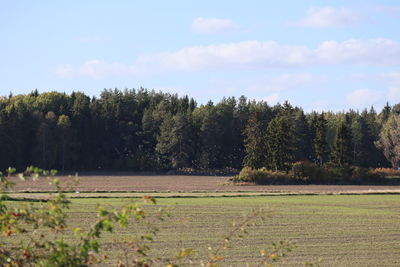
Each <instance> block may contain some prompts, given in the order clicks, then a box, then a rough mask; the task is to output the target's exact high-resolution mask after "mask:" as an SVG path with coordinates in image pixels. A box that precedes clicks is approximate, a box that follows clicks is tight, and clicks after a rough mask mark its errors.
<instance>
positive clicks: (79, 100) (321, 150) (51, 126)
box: [0, 89, 400, 171]
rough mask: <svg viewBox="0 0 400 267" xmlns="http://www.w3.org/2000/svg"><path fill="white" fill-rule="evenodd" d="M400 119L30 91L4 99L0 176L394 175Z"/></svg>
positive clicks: (130, 93) (173, 98)
mask: <svg viewBox="0 0 400 267" xmlns="http://www.w3.org/2000/svg"><path fill="white" fill-rule="evenodd" d="M399 110H400V108H399V106H398V105H397V106H393V107H392V106H390V105H389V104H387V105H386V106H385V108H384V109H383V110H382V112H380V113H379V114H377V113H376V112H375V110H374V109H373V108H371V109H370V110H363V111H362V112H361V113H360V112H358V111H353V110H350V111H348V112H346V113H343V112H338V113H333V112H325V113H324V114H321V113H317V112H312V113H310V114H306V113H304V111H303V110H302V109H301V108H299V107H293V106H291V105H290V104H289V103H287V102H286V103H284V104H283V105H280V104H277V105H274V106H270V105H268V103H266V102H263V101H260V102H257V101H254V100H253V101H250V100H248V99H247V98H246V97H244V96H242V97H240V98H239V99H236V98H234V97H229V98H224V99H222V100H221V101H220V102H219V103H216V104H214V103H213V102H209V103H207V104H205V105H201V106H197V104H196V101H195V100H194V99H190V98H189V97H187V96H184V97H178V96H177V95H174V94H168V93H162V92H155V91H149V90H145V89H139V90H135V89H132V90H128V89H127V90H123V91H121V90H117V89H115V90H104V91H103V92H102V93H101V95H100V97H99V98H95V97H93V98H91V97H89V96H87V95H85V94H84V93H81V92H74V93H72V94H69V95H68V94H65V93H59V92H47V93H39V92H38V91H37V90H35V91H33V92H32V93H31V94H28V95H16V96H12V95H10V96H8V97H0V147H1V149H0V169H2V170H4V169H5V168H7V167H9V166H16V167H17V168H19V169H23V168H25V167H26V166H28V165H32V164H34V165H37V166H40V167H42V168H46V169H49V168H57V169H60V170H66V171H75V170H133V171H154V170H169V169H176V168H182V167H189V168H197V169H217V168H218V169H221V168H236V169H240V168H242V167H243V166H244V165H245V166H250V167H253V168H260V167H270V168H274V169H281V170H285V169H287V168H289V166H290V164H291V163H292V162H293V161H299V160H309V161H313V162H318V163H324V162H327V161H332V160H333V162H337V164H339V165H341V164H342V163H343V162H347V163H351V162H353V164H355V165H358V166H364V167H379V166H390V164H391V165H393V166H398V165H399V163H398V162H399V160H398V159H397V158H396V157H397V156H398V155H399V153H398V151H397V150H396V149H398V148H397V142H398V140H397V139H396V138H398V133H397V131H398V127H397V126H398V116H399V115H398V111H399ZM345 118H347V119H345ZM345 120H346V122H345ZM396 125H397V126H396ZM396 127H397V128H396ZM329 151H333V153H332V155H329ZM385 156H386V157H385Z"/></svg>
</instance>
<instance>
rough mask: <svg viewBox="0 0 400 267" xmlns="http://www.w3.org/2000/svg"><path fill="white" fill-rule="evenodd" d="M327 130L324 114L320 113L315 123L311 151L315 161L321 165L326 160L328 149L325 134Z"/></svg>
mask: <svg viewBox="0 0 400 267" xmlns="http://www.w3.org/2000/svg"><path fill="white" fill-rule="evenodd" d="M327 130H328V126H327V121H326V119H325V117H324V113H321V115H319V116H318V117H317V121H316V123H315V138H314V142H313V149H314V155H315V158H316V161H317V163H318V164H320V165H322V164H323V163H324V162H325V161H326V160H327V158H328V155H329V148H328V143H327V141H326V133H327Z"/></svg>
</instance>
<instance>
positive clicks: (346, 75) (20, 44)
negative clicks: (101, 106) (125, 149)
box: [0, 0, 400, 111]
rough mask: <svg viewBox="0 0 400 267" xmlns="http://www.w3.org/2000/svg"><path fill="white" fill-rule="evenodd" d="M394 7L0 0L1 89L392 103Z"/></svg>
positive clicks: (396, 60)
mask: <svg viewBox="0 0 400 267" xmlns="http://www.w3.org/2000/svg"><path fill="white" fill-rule="evenodd" d="M399 28H400V3H399V1H389V0H387V1H368V0H364V1H358V0H353V1H338V0H336V1H321V0H319V1H293V0H292V1H289V0H281V1H245V2H244V1H235V2H234V1H196V2H194V1H183V0H182V1H173V0H170V1H72V0H70V1H2V4H1V6H0V33H1V42H0V94H1V95H8V94H9V93H10V92H12V93H13V94H18V93H29V92H30V91H32V90H33V89H35V88H38V89H39V91H40V92H44V91H52V90H56V91H61V92H67V93H69V92H72V91H73V90H75V91H83V92H85V93H86V94H88V95H90V96H98V95H99V94H100V92H101V91H102V90H103V89H104V88H119V89H124V88H138V87H140V86H142V87H145V88H148V89H155V90H162V91H168V92H172V93H178V94H180V95H184V94H188V95H189V96H192V97H194V98H195V99H196V100H198V101H199V102H200V103H205V102H206V101H208V100H209V99H211V100H213V101H215V102H217V101H219V100H220V99H221V98H222V97H223V96H237V97H239V96H240V95H246V96H247V97H249V98H252V99H257V100H266V101H268V102H269V103H271V104H274V103H276V102H278V101H279V102H283V101H285V100H289V101H290V102H291V103H293V104H295V105H300V106H302V107H303V108H304V109H305V110H306V111H311V110H322V109H323V110H341V109H348V108H354V109H362V108H365V107H369V106H371V105H374V106H375V107H376V108H378V109H379V108H381V107H382V106H383V105H384V104H385V103H386V101H389V103H391V104H395V103H399V102H400V36H399V35H400V31H399V30H398V29H399Z"/></svg>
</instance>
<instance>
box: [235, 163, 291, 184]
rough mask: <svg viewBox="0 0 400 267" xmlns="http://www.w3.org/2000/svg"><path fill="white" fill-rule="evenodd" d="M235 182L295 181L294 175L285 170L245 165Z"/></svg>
mask: <svg viewBox="0 0 400 267" xmlns="http://www.w3.org/2000/svg"><path fill="white" fill-rule="evenodd" d="M233 181H235V182H248V183H256V184H289V183H293V182H294V181H295V179H294V177H293V176H292V175H290V174H288V173H286V172H283V171H271V170H268V169H266V168H261V169H252V168H250V167H244V168H243V169H242V170H241V171H240V173H239V175H237V176H235V177H234V179H233Z"/></svg>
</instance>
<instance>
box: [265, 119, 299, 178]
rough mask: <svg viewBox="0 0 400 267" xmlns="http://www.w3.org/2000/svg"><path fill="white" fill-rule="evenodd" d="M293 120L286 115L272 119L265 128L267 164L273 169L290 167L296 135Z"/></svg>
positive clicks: (287, 168) (294, 149)
mask: <svg viewBox="0 0 400 267" xmlns="http://www.w3.org/2000/svg"><path fill="white" fill-rule="evenodd" d="M294 129H295V128H294V125H293V121H292V120H291V119H290V117H289V116H287V115H280V116H277V117H276V118H275V119H273V120H272V121H271V122H270V123H269V125H268V128H267V151H266V152H267V155H268V163H269V164H268V165H269V166H271V168H273V169H274V170H276V171H278V170H286V171H288V170H289V169H290V165H291V163H292V162H293V160H294V152H295V151H296V148H297V147H296V144H297V136H296V134H295V131H294Z"/></svg>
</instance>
